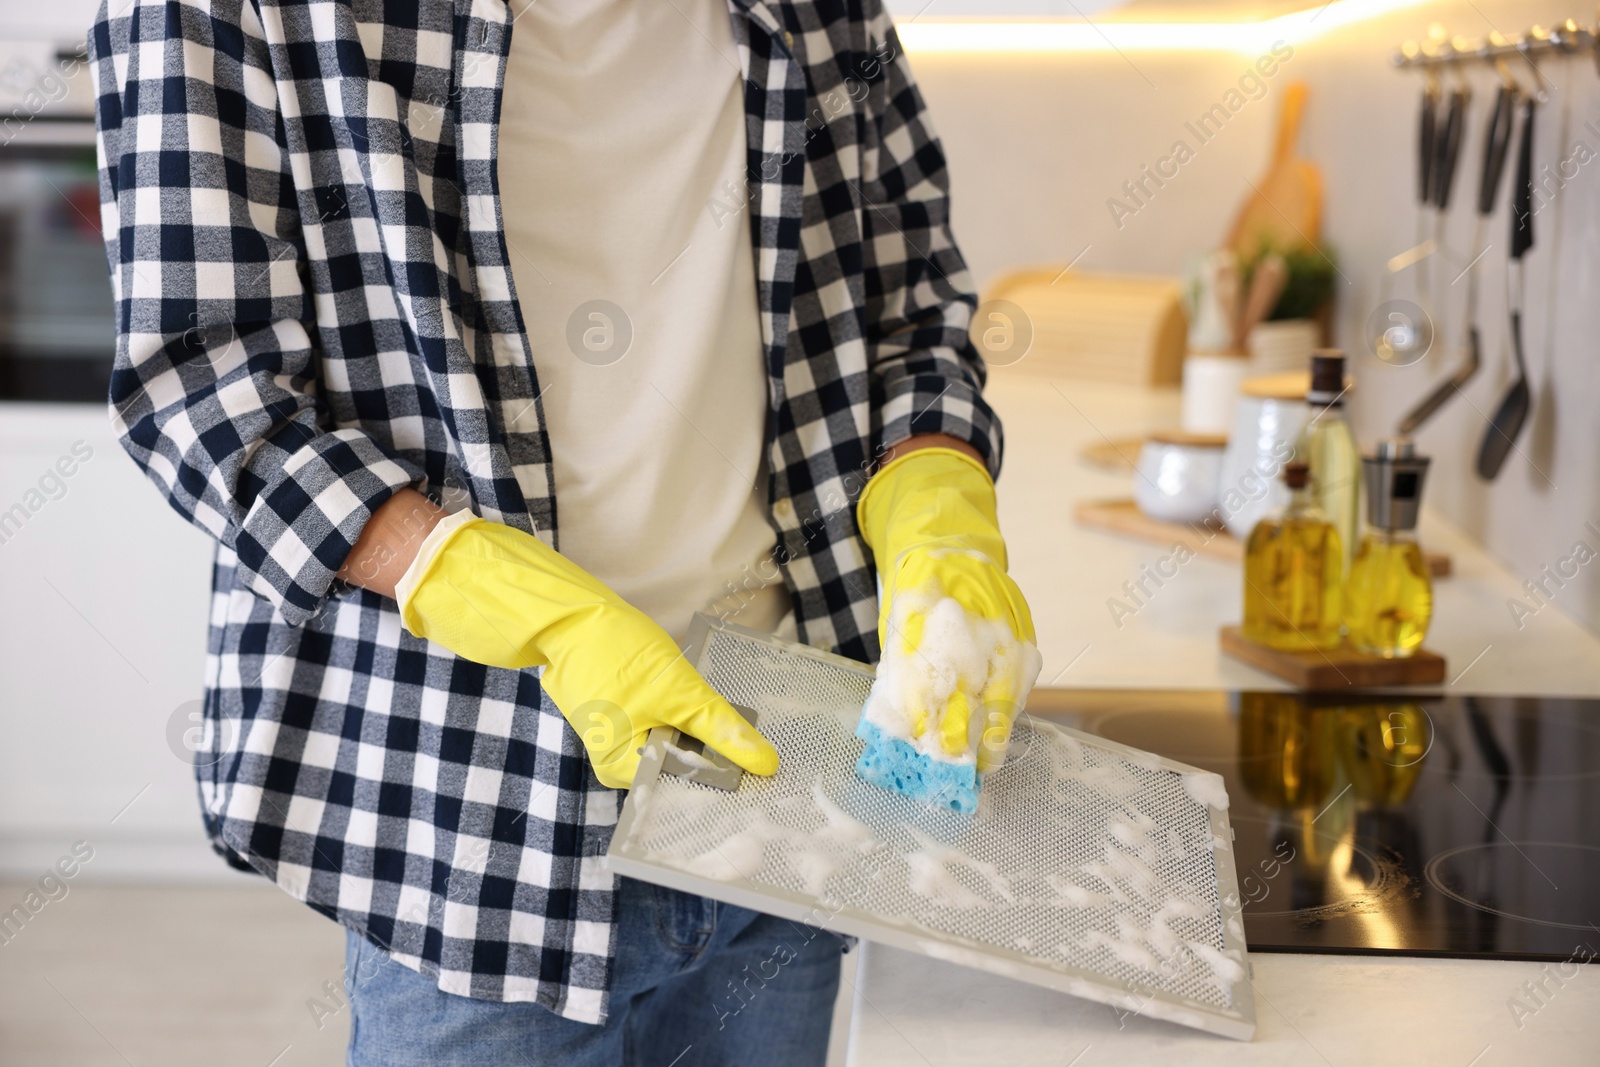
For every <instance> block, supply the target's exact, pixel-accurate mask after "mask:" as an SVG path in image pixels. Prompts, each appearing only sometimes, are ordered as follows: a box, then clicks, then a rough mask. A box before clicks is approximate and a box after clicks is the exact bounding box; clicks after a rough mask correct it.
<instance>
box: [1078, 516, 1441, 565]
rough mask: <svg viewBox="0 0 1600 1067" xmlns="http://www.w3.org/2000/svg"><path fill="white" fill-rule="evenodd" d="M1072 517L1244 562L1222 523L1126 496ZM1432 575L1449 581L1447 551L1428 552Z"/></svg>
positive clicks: (1096, 526) (1113, 530)
mask: <svg viewBox="0 0 1600 1067" xmlns="http://www.w3.org/2000/svg"><path fill="white" fill-rule="evenodd" d="M1072 517H1073V518H1074V519H1075V520H1076V521H1077V523H1078V525H1079V526H1088V527H1090V528H1092V529H1097V530H1107V531H1110V532H1111V533H1119V534H1125V535H1127V536H1129V537H1136V538H1138V539H1139V540H1141V541H1151V542H1153V543H1155V544H1159V545H1167V546H1171V545H1174V544H1177V543H1179V542H1182V543H1183V544H1186V545H1188V546H1189V548H1190V549H1191V550H1193V551H1195V552H1198V553H1199V554H1200V555H1202V556H1212V557H1214V558H1216V559H1228V560H1232V561H1233V562H1235V563H1243V562H1244V542H1243V541H1240V540H1239V539H1238V538H1237V537H1235V536H1233V534H1231V533H1229V532H1228V531H1227V529H1226V528H1225V527H1223V526H1221V525H1220V524H1216V523H1210V524H1207V525H1203V526H1186V525H1184V524H1183V523H1177V522H1161V521H1159V520H1157V519H1152V518H1150V517H1149V516H1148V515H1146V514H1145V513H1144V512H1142V511H1140V510H1139V505H1137V504H1135V503H1134V502H1133V501H1132V500H1131V499H1128V498H1126V497H1124V498H1121V499H1117V500H1083V501H1080V502H1079V503H1078V506H1077V507H1075V508H1074V509H1073V512H1072ZM1422 555H1423V558H1424V559H1426V560H1427V561H1428V573H1429V574H1431V575H1433V577H1435V578H1448V577H1449V576H1450V572H1451V569H1452V567H1453V564H1452V562H1451V559H1450V557H1449V556H1447V555H1445V554H1444V553H1443V552H1424V553H1423V554H1422Z"/></svg>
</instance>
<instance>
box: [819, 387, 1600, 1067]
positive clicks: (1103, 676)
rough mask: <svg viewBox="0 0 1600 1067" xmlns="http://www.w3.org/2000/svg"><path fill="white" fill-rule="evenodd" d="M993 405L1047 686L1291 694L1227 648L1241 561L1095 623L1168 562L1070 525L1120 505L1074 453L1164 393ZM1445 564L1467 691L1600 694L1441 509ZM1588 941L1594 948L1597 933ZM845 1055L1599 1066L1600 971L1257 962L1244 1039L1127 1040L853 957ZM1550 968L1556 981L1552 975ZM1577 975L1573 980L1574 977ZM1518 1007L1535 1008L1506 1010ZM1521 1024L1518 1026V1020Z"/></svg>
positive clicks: (1594, 647)
mask: <svg viewBox="0 0 1600 1067" xmlns="http://www.w3.org/2000/svg"><path fill="white" fill-rule="evenodd" d="M988 396H989V397H990V399H991V401H992V402H993V403H994V404H995V406H996V407H997V408H998V409H999V410H1000V411H1001V412H1002V414H1003V416H1004V418H1005V420H1006V436H1007V451H1006V458H1005V470H1004V472H1003V474H1002V477H1001V482H1000V485H1001V489H1000V518H1001V525H1002V527H1003V528H1004V530H1005V533H1006V538H1007V542H1008V545H1009V547H1010V551H1011V571H1012V574H1013V575H1014V576H1015V577H1016V579H1017V581H1018V583H1019V584H1020V585H1021V587H1022V589H1023V591H1024V592H1025V593H1026V594H1027V596H1028V598H1029V602H1030V604H1031V605H1032V607H1033V615H1034V621H1035V623H1036V625H1037V628H1038V632H1039V644H1040V650H1041V652H1042V653H1043V655H1044V662H1045V666H1044V670H1043V672H1042V673H1041V675H1040V679H1039V684H1041V685H1054V686H1057V687H1062V688H1106V689H1129V688H1179V689H1218V688H1221V689H1236V688H1256V689H1264V688H1272V689H1279V688H1287V686H1285V685H1283V684H1282V683H1280V682H1278V681H1277V680H1276V679H1274V678H1272V677H1271V676H1270V675H1266V674H1263V673H1261V672H1259V671H1256V670H1254V669H1253V668H1250V667H1247V666H1244V665H1243V664H1240V663H1237V662H1234V661H1233V660H1231V659H1228V658H1227V657H1225V656H1223V655H1222V654H1221V652H1220V651H1219V650H1218V648H1217V630H1218V628H1219V627H1220V626H1222V625H1224V624H1227V623H1232V622H1237V621H1238V618H1239V610H1240V592H1239V583H1240V575H1239V567H1238V565H1237V564H1232V563H1228V562H1225V561H1220V560H1215V559H1211V558H1207V557H1198V558H1196V559H1194V560H1192V561H1190V562H1189V563H1187V564H1185V565H1184V566H1183V567H1182V569H1181V570H1180V571H1179V573H1178V575H1177V576H1176V577H1175V578H1173V579H1171V580H1169V581H1167V582H1166V584H1165V585H1164V586H1163V587H1162V588H1160V589H1159V590H1157V592H1156V593H1155V595H1154V596H1153V597H1151V598H1150V599H1149V601H1148V602H1147V603H1146V605H1145V606H1144V607H1143V608H1142V609H1140V610H1139V612H1138V613H1137V614H1136V615H1134V616H1132V617H1127V618H1124V619H1123V620H1122V625H1121V626H1120V627H1118V625H1117V624H1116V622H1115V621H1114V620H1113V618H1112V616H1111V613H1110V611H1109V609H1108V608H1107V607H1106V601H1107V599H1108V598H1110V597H1113V596H1117V595H1119V593H1120V590H1121V586H1122V583H1123V582H1124V581H1127V580H1128V579H1130V578H1136V577H1137V576H1138V573H1139V568H1140V566H1141V564H1145V563H1154V562H1155V561H1156V560H1157V559H1159V558H1161V557H1162V556H1164V555H1166V554H1167V553H1168V552H1169V551H1170V549H1169V548H1164V547H1162V546H1159V545H1155V544H1149V543H1145V542H1140V541H1135V540H1131V539H1127V538H1123V537H1120V536H1117V535H1114V534H1109V533H1103V532H1099V531H1095V530H1087V529H1082V528H1079V527H1077V526H1076V525H1075V524H1074V523H1073V520H1072V510H1073V506H1074V505H1075V504H1076V503H1077V502H1078V501H1080V500H1086V499H1095V498H1105V497H1118V496H1121V497H1126V496H1131V495H1132V486H1131V484H1130V479H1129V477H1127V476H1118V475H1114V474H1110V473H1107V472H1105V471H1102V470H1099V469H1097V468H1095V467H1092V466H1090V465H1088V464H1086V463H1085V462H1084V461H1083V460H1082V459H1081V458H1080V456H1081V453H1082V451H1083V448H1084V446H1086V445H1088V444H1091V443H1094V442H1097V441H1102V440H1105V439H1108V438H1109V439H1112V440H1118V439H1123V438H1127V437H1131V436H1137V435H1138V434H1141V433H1143V432H1145V431H1147V430H1150V429H1153V428H1156V427H1158V426H1170V425H1175V424H1176V421H1177V411H1178V397H1177V394H1176V392H1150V391H1143V390H1133V389H1126V388H1118V387H1112V386H1099V385H1088V384H1085V383H1081V382H1067V381H1059V380H1058V381H1052V380H1047V379H1045V378H1041V377H1036V376H1032V375H1029V374H1027V373H1024V372H1021V371H1013V372H1009V373H1007V372H1004V371H1002V372H997V373H996V374H995V375H994V376H993V378H992V380H991V382H990V387H989V390H988ZM1419 536H1420V539H1421V540H1422V542H1423V544H1424V545H1425V546H1427V547H1428V548H1429V549H1432V550H1436V551H1443V552H1448V553H1449V554H1450V555H1451V556H1452V557H1453V561H1454V574H1453V575H1452V576H1451V577H1449V578H1446V579H1443V580H1441V581H1439V582H1437V583H1436V585H1435V596H1436V611H1435V615H1434V626H1433V631H1432V633H1431V634H1430V635H1429V638H1428V645H1429V647H1431V648H1433V649H1435V650H1436V651H1438V652H1440V653H1442V654H1443V655H1444V656H1445V657H1446V658H1447V660H1448V661H1449V666H1448V671H1447V681H1448V684H1449V685H1452V686H1454V687H1456V688H1458V689H1460V690H1461V691H1463V692H1476V693H1500V694H1507V693H1523V694H1544V695H1585V696H1596V695H1600V639H1597V638H1596V636H1595V635H1594V634H1591V633H1590V632H1589V631H1587V630H1586V629H1584V628H1583V627H1581V626H1580V625H1578V624H1577V623H1576V622H1574V621H1573V620H1572V619H1570V618H1569V617H1568V616H1566V615H1563V614H1561V613H1560V612H1559V611H1558V610H1557V609H1556V608H1554V607H1550V608H1546V609H1545V610H1544V611H1541V612H1540V613H1539V614H1538V615H1536V616H1533V617H1531V618H1527V619H1525V620H1524V625H1523V627H1522V628H1521V629H1519V628H1518V626H1517V623H1516V620H1515V618H1514V616H1513V615H1512V613H1511V611H1510V609H1509V608H1508V607H1507V603H1506V602H1507V600H1508V599H1510V598H1519V597H1520V596H1521V592H1522V590H1521V586H1522V580H1523V579H1522V577H1521V576H1516V575H1513V574H1511V573H1509V572H1507V571H1506V570H1505V569H1504V568H1503V567H1501V566H1500V565H1499V564H1498V563H1497V562H1496V561H1495V560H1493V559H1492V558H1490V557H1489V556H1487V555H1486V554H1484V552H1483V551H1482V550H1481V549H1479V548H1478V547H1476V546H1475V545H1474V544H1473V543H1472V542H1470V541H1468V540H1466V539H1465V538H1464V537H1462V536H1461V535H1459V534H1458V533H1457V532H1456V531H1455V530H1454V529H1453V528H1451V527H1450V526H1449V525H1448V524H1446V523H1444V522H1443V521H1441V520H1440V519H1439V518H1438V516H1437V515H1433V514H1426V515H1425V517H1424V520H1423V523H1422V527H1421V529H1420V531H1419ZM1585 940H1586V941H1587V944H1588V946H1589V951H1591V952H1593V951H1597V950H1600V931H1596V933H1595V934H1594V935H1593V936H1589V937H1587V938H1585V936H1584V935H1583V934H1580V933H1577V932H1574V934H1573V941H1574V946H1575V947H1576V946H1577V945H1578V944H1580V943H1582V942H1584V941H1585ZM863 952H864V955H863V957H862V959H861V966H860V970H859V972H857V975H856V987H855V1003H854V1010H853V1012H852V1015H853V1018H852V1022H851V1040H850V1058H849V1062H850V1063H851V1064H853V1065H856V1067H898V1065H902V1064H904V1065H906V1067H944V1065H946V1064H949V1065H952V1067H954V1065H960V1067H972V1065H977V1064H1006V1065H1010V1067H1033V1065H1040V1067H1044V1065H1050V1067H1091V1065H1094V1064H1119V1065H1128V1064H1145V1063H1161V1064H1168V1065H1173V1067H1176V1065H1184V1067H1188V1065H1203V1064H1210V1063H1217V1064H1224V1063H1225V1064H1229V1065H1235V1064H1237V1065H1244V1064H1329V1065H1337V1067H1343V1065H1345V1064H1352V1065H1354V1064H1361V1065H1373V1064H1390V1063H1393V1064H1407V1065H1416V1064H1444V1065H1447V1067H1469V1065H1473V1067H1488V1065H1490V1064H1526V1063H1549V1064H1557V1063H1560V1064H1568V1063H1593V1062H1596V1061H1597V1058H1600V1052H1597V1051H1596V1050H1597V1048H1600V965H1596V964H1589V965H1587V966H1583V967H1581V968H1578V973H1577V975H1576V976H1575V977H1569V978H1567V979H1566V982H1565V984H1564V985H1558V983H1557V982H1556V981H1555V980H1552V979H1546V989H1547V990H1548V992H1547V993H1545V994H1541V999H1542V1001H1543V1003H1542V1006H1541V1005H1540V1003H1539V1002H1538V1001H1534V1000H1532V999H1531V998H1530V997H1529V995H1528V993H1527V991H1526V990H1524V989H1523V983H1524V982H1538V981H1540V980H1541V979H1542V978H1543V975H1542V974H1541V968H1542V967H1544V966H1545V965H1543V964H1537V963H1526V962H1516V961H1498V960H1450V959H1415V958H1399V957H1392V958H1385V957H1371V956H1329V955H1280V954H1266V953H1260V954H1255V955H1252V957H1251V962H1252V965H1253V967H1254V979H1253V985H1254V987H1255V991H1256V1017H1257V1024H1258V1030H1257V1035H1256V1039H1255V1040H1254V1041H1253V1042H1248V1043H1242V1042H1234V1041H1229V1040H1227V1039H1225V1038H1217V1037H1212V1036H1209V1035H1206V1034H1201V1033H1198V1032H1195V1031H1190V1030H1186V1029H1184V1028H1182V1027H1178V1026H1175V1025H1172V1024H1169V1023H1164V1022H1160V1021H1157V1020H1153V1019H1147V1018H1130V1019H1127V1020H1125V1021H1124V1022H1123V1024H1122V1026H1121V1028H1120V1029H1119V1019H1118V1016H1117V1014H1116V1013H1115V1012H1113V1011H1112V1009H1110V1008H1108V1007H1105V1006H1103V1005H1099V1004H1094V1003H1091V1002H1089V1001H1084V1000H1079V999H1076V998H1073V997H1069V996H1066V995H1064V994H1060V993H1054V992H1051V991H1049V990H1045V989H1039V988H1035V987H1032V986H1026V985H1022V984H1019V983H1016V982H1012V981H1010V980H1008V979H1004V978H998V977H992V976H990V975H986V974H982V973H980V972H977V971H972V970H969V969H966V968H962V967H958V966H955V965H952V964H949V963H942V962H939V961H937V960H932V959H927V958H925V957H921V956H916V955H911V954H908V953H904V952H901V951H899V950H896V949H890V948H886V947H884V946H879V945H866V946H863ZM1551 966H1552V970H1553V969H1554V966H1555V965H1551ZM1571 970H1572V968H1569V969H1568V973H1569V974H1570V972H1571ZM1514 997H1521V998H1522V1000H1523V1002H1524V1003H1525V1004H1527V1005H1528V1006H1529V1007H1537V1008H1538V1010H1537V1012H1535V1013H1534V1014H1523V1015H1522V1017H1521V1018H1520V1020H1519V1018H1518V1017H1517V1016H1516V1015H1514V1014H1513V1012H1512V1009H1511V1006H1510V1001H1511V1000H1512V998H1514ZM1519 1022H1520V1026H1519Z"/></svg>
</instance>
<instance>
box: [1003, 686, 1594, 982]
mask: <svg viewBox="0 0 1600 1067" xmlns="http://www.w3.org/2000/svg"><path fill="white" fill-rule="evenodd" d="M1028 714H1030V715H1032V716H1034V717H1036V718H1041V719H1045V720H1047V721H1050V722H1055V723H1059V724H1060V725H1063V726H1070V727H1073V728H1075V729H1079V730H1083V731H1084V732H1086V733H1090V734H1095V735H1097V736H1100V737H1104V738H1108V739H1110V740H1114V741H1120V742H1122V743H1123V744H1127V745H1133V746H1135V747H1137V748H1142V749H1148V750H1150V751H1152V752H1156V753H1159V754H1160V755H1163V756H1167V757H1169V758H1171V759H1175V760H1179V761H1181V762H1184V763H1189V764H1193V765H1194V766H1197V767H1203V768H1205V769H1207V770H1213V771H1216V772H1217V773H1218V774H1221V775H1222V776H1223V777H1224V778H1225V779H1226V780H1227V786H1228V796H1229V804H1230V806H1229V817H1230V820H1231V821H1232V824H1233V832H1234V839H1235V840H1234V856H1235V862H1236V864H1237V868H1238V878H1239V887H1240V894H1241V896H1242V897H1243V899H1244V905H1245V907H1244V919H1245V939H1246V941H1247V942H1248V943H1249V946H1250V948H1251V950H1252V951H1256V952H1340V953H1378V954H1382V953H1391V954H1395V955H1404V956H1487V957H1499V958H1508V959H1530V960H1563V961H1564V960H1569V959H1570V960H1576V961H1577V962H1587V961H1590V960H1593V959H1594V958H1595V957H1596V956H1597V955H1600V700H1584V699H1556V698H1550V697H1477V696H1465V695H1457V694H1453V693H1452V694H1450V695H1447V696H1446V695H1436V696H1410V695H1407V696H1404V697H1396V696H1376V695H1374V696H1367V697H1362V698H1352V697H1348V696H1341V697H1338V698H1331V697H1329V698H1324V697H1321V696H1314V695H1309V694H1292V693H1281V692H1280V693H1267V692H1239V693H1195V692H1159V691H1139V692H1126V691H1123V692H1109V691H1104V692H1103V691H1073V690H1036V691H1035V693H1034V695H1033V696H1032V697H1031V698H1030V699H1029V702H1028Z"/></svg>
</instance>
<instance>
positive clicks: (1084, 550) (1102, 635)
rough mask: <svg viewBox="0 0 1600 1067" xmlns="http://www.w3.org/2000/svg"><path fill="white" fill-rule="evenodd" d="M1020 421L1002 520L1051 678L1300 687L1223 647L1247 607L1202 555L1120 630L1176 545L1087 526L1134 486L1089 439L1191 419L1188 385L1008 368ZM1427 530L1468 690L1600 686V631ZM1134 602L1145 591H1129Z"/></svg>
mask: <svg viewBox="0 0 1600 1067" xmlns="http://www.w3.org/2000/svg"><path fill="white" fill-rule="evenodd" d="M986 395H987V396H988V397H989V399H990V401H991V403H993V404H994V406H995V407H996V408H997V409H998V410H999V411H1000V412H1001V415H1002V417H1003V418H1004V419H1005V426H1006V455H1005V466H1004V469H1003V470H1002V471H1001V475H1000V525H1001V528H1002V529H1003V531H1004V532H1005V535H1006V544H1007V547H1008V549H1009V551H1010V554H1011V573H1012V575H1013V576H1014V577H1015V578H1016V580H1017V583H1018V584H1019V585H1020V586H1021V587H1022V591H1023V592H1024V593H1025V594H1026V595H1027V597H1028V602H1029V604H1030V605H1031V606H1032V608H1033V618H1034V623H1035V625H1036V627H1037V629H1038V632H1039V650H1040V652H1042V653H1043V655H1044V670H1043V671H1042V672H1041V673H1040V675H1039V684H1040V685H1057V686H1063V687H1071V688H1075V689H1077V688H1105V689H1126V688H1135V687H1146V688H1178V689H1242V688H1254V689H1286V688H1289V687H1288V686H1287V685H1286V684H1285V683H1283V682H1280V681H1278V680H1277V679H1275V678H1273V677H1272V676H1271V675H1268V674H1264V673H1262V672H1260V671H1258V670H1256V669H1255V668H1253V667H1247V666H1245V665H1244V664H1242V663H1239V662H1237V661H1235V660H1232V659H1230V658H1228V657H1227V656H1224V655H1223V654H1222V652H1221V651H1220V650H1219V649H1218V648H1217V630H1218V628H1220V627H1221V626H1223V625H1226V624H1229V623H1237V622H1238V621H1239V616H1240V583H1241V578H1240V573H1239V566H1238V564H1236V563H1232V562H1229V561H1226V560H1218V559H1213V558H1211V557H1208V556H1199V557H1196V558H1195V559H1192V560H1191V561H1189V562H1188V563H1185V564H1184V565H1183V566H1182V567H1181V568H1180V569H1179V571H1178V574H1177V576H1176V577H1174V578H1171V579H1169V580H1168V581H1167V582H1166V583H1165V584H1164V585H1163V586H1162V587H1161V588H1159V589H1157V590H1156V591H1155V594H1154V595H1153V596H1152V597H1150V598H1149V600H1148V601H1147V602H1146V603H1145V605H1144V606H1143V607H1142V608H1140V609H1139V610H1138V611H1137V613H1136V614H1134V615H1131V616H1124V617H1123V618H1122V619H1121V625H1120V626H1119V625H1118V623H1117V621H1116V620H1114V619H1113V617H1112V614H1111V611H1110V609H1109V608H1108V607H1107V606H1106V602H1107V601H1108V600H1109V599H1111V598H1113V597H1117V598H1122V597H1123V596H1124V594H1123V593H1122V583H1123V582H1126V581H1129V580H1130V579H1137V578H1138V577H1139V568H1140V567H1141V566H1142V565H1144V564H1151V565H1154V564H1155V563H1156V561H1157V560H1159V559H1161V558H1162V557H1164V556H1167V555H1169V554H1170V553H1171V547H1170V546H1162V545H1158V544H1154V543H1152V542H1145V541H1138V540H1134V539H1132V538H1128V537H1124V536H1122V535H1119V534H1112V533H1107V532H1103V531H1100V530H1092V529H1084V528H1081V527H1079V526H1077V525H1076V524H1075V523H1074V522H1073V519H1072V511H1073V507H1074V506H1075V505H1076V504H1077V503H1078V502H1079V501H1080V500H1093V499H1101V498H1111V497H1131V496H1132V495H1133V485H1132V476H1131V475H1117V474H1111V473H1108V472H1106V471H1104V470H1101V469H1099V468H1097V467H1093V466H1090V465H1089V464H1088V463H1086V462H1084V460H1083V459H1082V458H1081V455H1082V452H1083V449H1084V447H1085V446H1086V445H1090V444H1093V443H1096V442H1101V441H1104V440H1106V439H1111V440H1114V441H1115V440H1121V439H1125V438H1128V437H1132V436H1138V435H1139V434H1142V433H1144V432H1147V431H1149V430H1152V429H1155V428H1157V427H1170V426H1175V425H1177V421H1178V394H1177V392H1176V391H1175V390H1162V391H1153V390H1142V389H1130V388H1125V387H1117V386H1107V385H1093V384H1088V383H1084V382H1072V381H1065V380H1060V379H1047V378H1043V377H1039V376H1036V375H1032V374H1028V373H1026V372H1023V371H1020V370H1013V371H1010V372H1006V371H1003V370H1001V371H996V372H995V373H994V374H993V376H992V377H991V379H990V383H989V388H988V390H987V391H986ZM1418 536H1419V538H1420V540H1421V541H1422V543H1423V545H1424V546H1425V547H1427V548H1428V549H1430V550H1432V551H1439V552H1446V553H1449V555H1450V556H1451V557H1452V560H1453V563H1454V574H1453V575H1451V576H1450V577H1448V578H1444V579H1441V580H1439V581H1437V582H1435V584H1434V595H1435V609H1434V617H1433V628H1432V631H1431V632H1430V633H1429V635H1428V647H1429V648H1432V649H1433V650H1435V651H1436V652H1439V653H1440V654H1442V655H1443V656H1444V657H1445V659H1446V660H1447V668H1446V679H1447V681H1448V682H1449V683H1450V684H1452V685H1454V686H1456V687H1457V688H1459V689H1460V690H1462V691H1464V692H1474V693H1485V694H1491V693H1498V694H1528V695H1532V694H1538V695H1545V696H1600V637H1596V636H1595V635H1594V634H1592V633H1590V632H1589V631H1588V630H1586V629H1584V628H1583V627H1582V626H1580V625H1579V624H1578V623H1577V622H1575V621H1573V620H1572V619H1571V618H1570V617H1569V616H1567V615H1564V614H1562V613H1561V611H1560V610H1559V607H1558V606H1549V607H1546V608H1545V609H1544V610H1542V611H1540V612H1539V613H1538V614H1537V615H1533V616H1531V617H1526V618H1524V619H1523V620H1522V626H1521V628H1520V629H1519V627H1518V624H1517V620H1516V617H1515V616H1514V615H1513V614H1512V612H1511V609H1510V608H1509V607H1508V606H1507V601H1508V600H1512V599H1517V600H1522V599H1524V593H1523V590H1522V583H1523V581H1524V579H1525V578H1528V577H1532V576H1531V575H1514V574H1512V573H1510V572H1509V571H1507V570H1506V569H1505V568H1504V567H1502V566H1501V565H1500V564H1499V563H1498V562H1497V561H1496V560H1494V559H1493V558H1491V557H1490V556H1488V555H1487V554H1485V553H1484V551H1483V550H1482V549H1481V548H1480V547H1478V546H1477V545H1476V544H1475V543H1474V542H1471V541H1469V540H1467V539H1466V538H1465V537H1464V536H1462V535H1461V534H1460V533H1458V532H1457V531H1456V530H1455V528H1454V527H1452V526H1450V525H1449V524H1448V523H1447V522H1445V521H1444V520H1443V519H1441V518H1440V517H1439V516H1438V515H1436V514H1433V513H1430V512H1425V514H1424V516H1423V521H1422V524H1421V527H1420V529H1419V531H1418ZM1128 603H1131V602H1128Z"/></svg>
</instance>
